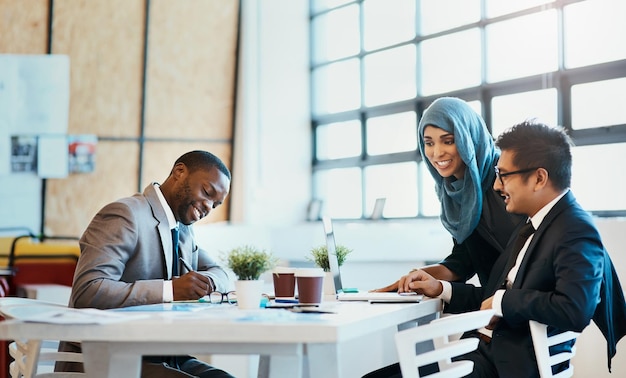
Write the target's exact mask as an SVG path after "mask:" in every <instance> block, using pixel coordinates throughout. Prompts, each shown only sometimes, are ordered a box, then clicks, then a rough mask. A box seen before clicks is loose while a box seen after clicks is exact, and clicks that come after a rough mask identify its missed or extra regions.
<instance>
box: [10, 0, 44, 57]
mask: <svg viewBox="0 0 626 378" xmlns="http://www.w3.org/2000/svg"><path fill="white" fill-rule="evenodd" d="M47 51H48V0H29V1H15V0H0V54H45V53H47Z"/></svg>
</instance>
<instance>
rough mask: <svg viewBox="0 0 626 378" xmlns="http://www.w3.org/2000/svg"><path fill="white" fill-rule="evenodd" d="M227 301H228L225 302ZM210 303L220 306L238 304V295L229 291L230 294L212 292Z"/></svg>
mask: <svg viewBox="0 0 626 378" xmlns="http://www.w3.org/2000/svg"><path fill="white" fill-rule="evenodd" d="M224 299H226V300H224ZM209 302H211V303H213V304H219V303H230V304H236V303H237V293H235V292H234V291H229V292H228V293H222V292H219V291H212V292H211V293H210V294H209Z"/></svg>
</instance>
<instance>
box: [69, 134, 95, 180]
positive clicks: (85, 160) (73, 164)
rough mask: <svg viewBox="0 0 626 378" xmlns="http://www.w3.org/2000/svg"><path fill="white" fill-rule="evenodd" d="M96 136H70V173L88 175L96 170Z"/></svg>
mask: <svg viewBox="0 0 626 378" xmlns="http://www.w3.org/2000/svg"><path fill="white" fill-rule="evenodd" d="M97 143H98V137H97V136H96V135H90V134H85V135H70V136H68V145H69V171H70V173H88V172H93V171H94V169H95V168H96V144H97Z"/></svg>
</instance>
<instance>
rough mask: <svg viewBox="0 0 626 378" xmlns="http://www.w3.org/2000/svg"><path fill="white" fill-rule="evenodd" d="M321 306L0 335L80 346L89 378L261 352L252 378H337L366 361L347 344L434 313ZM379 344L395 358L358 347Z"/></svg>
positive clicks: (13, 323) (30, 328)
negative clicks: (147, 360)
mask: <svg viewBox="0 0 626 378" xmlns="http://www.w3.org/2000/svg"><path fill="white" fill-rule="evenodd" d="M325 306H330V307H331V308H333V309H334V310H336V312H337V313H335V314H293V313H291V312H288V311H285V310H276V309H265V310H254V311H242V310H238V309H237V308H236V307H234V306H232V307H220V308H217V309H215V308H212V309H207V310H202V311H197V312H150V313H147V314H146V318H144V319H140V320H132V321H125V322H120V323H112V324H99V325H93V324H90V325H85V324H83V325H79V324H43V323H26V322H22V321H19V320H8V321H2V322H0V338H3V339H12V338H17V337H21V338H28V339H61V340H63V339H65V340H78V341H81V342H82V346H83V354H84V358H85V368H86V371H87V372H88V374H89V376H90V377H96V378H99V377H139V374H140V365H141V356H142V355H174V354H192V355H193V354H201V353H202V354H258V355H261V356H262V358H261V362H260V367H259V376H269V377H338V378H342V377H347V376H349V375H350V376H351V374H350V373H346V371H350V370H351V369H350V368H347V367H352V366H356V364H359V362H361V361H363V359H366V358H368V356H367V355H362V354H361V353H359V354H357V355H354V353H351V350H350V345H351V343H354V342H355V341H356V342H358V341H359V340H360V339H361V338H363V339H364V340H367V336H368V335H372V334H375V333H377V332H378V333H380V332H386V333H390V332H389V330H394V329H397V328H398V327H406V326H407V325H413V326H414V325H415V321H416V320H417V319H419V318H423V317H429V316H430V317H432V315H433V314H438V313H439V312H440V311H441V302H440V300H437V299H427V300H424V301H422V302H421V303H417V304H406V303H403V304H369V303H366V302H351V303H339V302H334V303H325ZM134 314H136V313H134ZM390 336H391V337H389V338H388V340H390V341H392V340H393V337H392V336H393V335H390ZM388 344H389V343H388ZM352 345H353V344H352ZM381 347H384V348H385V350H386V351H388V352H393V353H392V356H395V346H394V345H393V344H391V345H385V346H380V345H372V348H365V350H371V351H372V353H380V348H381ZM394 359H395V357H394ZM395 361H397V359H395ZM388 362H389V361H385V362H384V363H385V364H386V363H388ZM391 362H393V361H391ZM379 367H382V365H381V366H379ZM358 375H359V376H360V373H359V374H358Z"/></svg>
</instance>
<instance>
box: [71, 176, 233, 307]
mask: <svg viewBox="0 0 626 378" xmlns="http://www.w3.org/2000/svg"><path fill="white" fill-rule="evenodd" d="M179 230H180V242H179V246H180V253H181V256H182V257H183V258H184V259H185V260H186V261H187V262H189V263H190V264H191V265H192V267H193V268H194V269H195V270H197V271H198V272H199V273H201V274H204V275H206V276H208V277H210V278H211V279H212V280H213V282H214V284H215V286H216V290H219V291H224V290H226V289H228V287H229V281H228V276H227V274H226V272H224V270H223V269H222V268H221V267H220V266H219V265H218V264H217V263H216V262H215V261H214V260H213V259H211V257H210V256H209V255H208V253H207V252H206V251H205V250H203V249H201V248H199V247H198V245H197V244H196V242H195V240H194V236H193V230H192V228H191V227H190V226H185V225H180V226H179ZM80 249H81V255H80V258H79V260H78V265H77V266H76V271H75V273H74V283H73V286H72V295H71V298H70V307H77V308H84V307H92V308H99V309H108V308H117V307H126V306H135V305H142V304H152V303H161V302H163V280H167V279H170V278H171V271H172V268H171V266H172V252H171V251H172V236H171V231H170V228H169V225H168V222H167V216H166V214H165V211H164V210H163V208H162V206H161V203H160V202H159V198H158V196H157V192H156V190H155V188H154V186H153V185H148V186H147V187H146V189H145V190H144V192H143V193H137V194H135V195H134V196H132V197H127V198H122V199H120V200H118V201H115V202H113V203H110V204H108V205H106V206H105V207H104V208H102V210H100V211H99V212H98V214H96V216H95V217H94V218H93V220H92V221H91V223H90V224H89V226H88V227H87V230H86V231H85V232H84V233H83V235H82V237H81V239H80ZM179 265H180V264H179ZM181 269H182V272H183V273H184V272H185V269H184V267H181Z"/></svg>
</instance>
